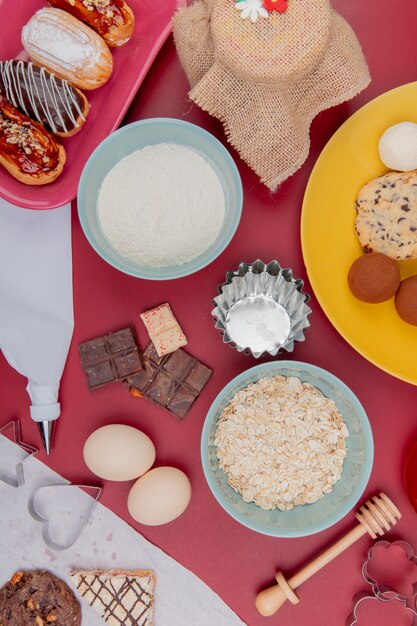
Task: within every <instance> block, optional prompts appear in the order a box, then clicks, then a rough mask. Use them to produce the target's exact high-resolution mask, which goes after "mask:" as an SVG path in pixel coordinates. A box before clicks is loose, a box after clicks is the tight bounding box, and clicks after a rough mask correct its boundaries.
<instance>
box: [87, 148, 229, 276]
mask: <svg viewBox="0 0 417 626" xmlns="http://www.w3.org/2000/svg"><path fill="white" fill-rule="evenodd" d="M98 216H99V221H100V224H101V227H102V230H103V234H104V236H105V237H106V238H107V240H108V241H109V243H110V244H111V245H112V247H113V248H115V249H116V250H117V252H119V254H121V255H122V256H123V257H125V258H126V259H128V260H129V261H131V262H133V263H135V264H138V265H143V266H147V267H169V266H173V265H181V264H183V263H186V262H187V261H191V260H192V259H194V258H196V257H197V256H199V255H200V254H202V253H203V252H204V251H205V250H207V249H208V248H209V247H210V245H211V244H212V243H213V242H214V241H215V239H216V238H217V236H218V234H219V232H220V230H221V228H222V225H223V221H224V216H225V197H224V193H223V189H222V185H221V182H220V180H219V177H218V175H217V174H216V172H215V171H214V169H213V168H212V166H211V165H210V164H209V163H208V162H207V161H206V160H205V159H204V158H203V157H202V156H200V155H199V154H198V153H197V152H195V151H194V150H192V149H191V148H188V147H185V146H182V145H178V144H173V143H161V144H156V145H154V146H147V147H146V148H142V149H141V150H137V151H135V152H133V153H132V154H130V155H128V156H127V157H125V158H124V159H122V160H121V161H120V162H119V163H118V164H117V165H115V166H114V167H113V168H112V169H111V170H110V172H108V174H107V175H106V177H105V178H104V181H103V184H102V186H101V189H100V193H99V199H98Z"/></svg>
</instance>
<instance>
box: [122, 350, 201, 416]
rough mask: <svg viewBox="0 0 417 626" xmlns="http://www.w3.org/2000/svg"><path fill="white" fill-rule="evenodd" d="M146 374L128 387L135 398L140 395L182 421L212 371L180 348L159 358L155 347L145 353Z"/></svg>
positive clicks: (134, 378) (131, 377) (132, 380)
mask: <svg viewBox="0 0 417 626" xmlns="http://www.w3.org/2000/svg"><path fill="white" fill-rule="evenodd" d="M143 362H144V367H145V370H144V371H143V372H139V373H138V374H135V375H134V376H129V377H128V378H127V379H126V380H125V383H126V384H127V385H128V386H129V387H130V391H131V393H132V395H138V394H135V393H134V392H135V391H137V392H140V394H142V395H143V396H144V397H145V398H147V399H148V400H152V401H153V402H155V403H156V404H159V405H160V406H164V407H165V408H167V409H168V410H169V411H171V413H173V414H174V415H176V416H177V417H178V418H179V419H183V418H184V417H185V415H186V414H187V413H188V411H189V410H190V408H191V406H192V405H193V404H194V402H195V401H196V400H197V398H198V396H199V395H200V393H201V391H202V389H203V388H204V386H205V385H206V383H207V381H208V380H209V378H210V376H211V374H212V371H211V369H209V368H208V367H206V366H205V365H203V364H202V363H200V361H198V360H197V359H196V358H194V357H193V356H191V355H190V354H188V353H187V352H184V350H182V349H181V348H179V349H178V350H175V352H171V353H170V354H166V355H164V356H162V357H159V356H158V355H157V353H156V350H155V348H154V346H153V344H152V343H150V344H149V345H148V347H147V348H146V350H145V352H144V353H143Z"/></svg>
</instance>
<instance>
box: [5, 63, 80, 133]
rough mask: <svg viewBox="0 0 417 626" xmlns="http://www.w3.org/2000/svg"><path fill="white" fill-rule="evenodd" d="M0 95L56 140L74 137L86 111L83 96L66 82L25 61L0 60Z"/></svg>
mask: <svg viewBox="0 0 417 626" xmlns="http://www.w3.org/2000/svg"><path fill="white" fill-rule="evenodd" d="M0 93H1V94H3V96H5V98H7V100H9V101H10V102H11V103H12V104H13V106H14V107H16V108H17V109H19V110H20V111H21V112H22V113H24V114H25V115H27V116H28V117H30V118H31V119H33V120H36V121H37V122H39V123H40V124H42V125H43V126H44V127H45V128H46V129H47V130H49V131H50V132H52V133H54V134H55V135H59V136H60V137H70V136H71V135H75V133H77V132H78V131H79V130H80V129H81V127H82V125H83V124H84V122H85V120H86V117H87V115H88V111H89V108H90V107H89V104H88V100H87V98H86V97H85V95H84V94H83V93H82V92H81V91H80V90H79V89H77V88H76V87H74V86H73V85H71V84H70V83H69V82H68V81H67V80H63V79H62V78H58V76H55V74H53V73H51V72H48V70H46V69H45V68H44V67H37V66H36V65H33V63H31V62H26V61H17V60H13V61H0Z"/></svg>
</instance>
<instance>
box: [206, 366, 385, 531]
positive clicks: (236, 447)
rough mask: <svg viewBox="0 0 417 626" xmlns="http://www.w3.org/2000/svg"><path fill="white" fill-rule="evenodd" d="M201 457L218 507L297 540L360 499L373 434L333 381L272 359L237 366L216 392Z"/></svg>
mask: <svg viewBox="0 0 417 626" xmlns="http://www.w3.org/2000/svg"><path fill="white" fill-rule="evenodd" d="M201 454H202V463H203V469H204V473H205V476H206V479H207V482H208V484H209V487H210V489H211V490H212V492H213V495H214V496H215V498H216V499H217V500H218V502H219V504H220V505H221V506H222V507H223V508H224V509H225V510H226V511H227V513H229V514H230V515H231V516H232V517H234V518H235V519H236V520H237V521H238V522H240V523H241V524H243V525H245V526H247V527H249V528H251V529H253V530H255V531H257V532H261V533H264V534H267V535H272V536H277V537H301V536H305V535H310V534H313V533H316V532H319V531H321V530H324V529H325V528H328V527H329V526H331V525H332V524H334V523H336V522H337V521H339V520H340V519H341V518H342V517H343V516H344V515H345V514H346V513H347V512H348V511H349V510H350V509H351V508H352V507H353V506H354V505H355V504H356V502H357V501H358V500H359V499H360V497H361V495H362V493H363V491H364V489H365V487H366V484H367V482H368V479H369V475H370V472H371V468H372V462H373V440H372V432H371V429H370V425H369V422H368V419H367V417H366V414H365V412H364V410H363V408H362V406H361V404H360V402H359V401H358V399H357V398H356V396H355V395H354V394H353V392H352V391H351V390H350V389H349V388H348V387H347V386H346V385H345V384H344V383H342V381H340V380H339V379H338V378H336V377H335V376H333V375H332V374H330V373H329V372H327V371H325V370H323V369H321V368H318V367H315V366H313V365H309V364H308V363H301V362H297V361H277V362H272V363H264V364H262V365H258V366H256V367H254V368H251V369H250V370H247V371H246V372H244V373H243V374H241V375H240V376H238V377H237V378H235V379H234V380H232V381H231V382H230V383H229V384H228V385H227V386H226V387H225V388H224V389H223V390H222V391H221V392H220V394H219V396H218V397H217V398H216V400H215V401H214V403H213V405H212V407H211V409H210V411H209V413H208V415H207V418H206V422H205V424H204V429H203V434H202V442H201ZM298 505H305V506H298Z"/></svg>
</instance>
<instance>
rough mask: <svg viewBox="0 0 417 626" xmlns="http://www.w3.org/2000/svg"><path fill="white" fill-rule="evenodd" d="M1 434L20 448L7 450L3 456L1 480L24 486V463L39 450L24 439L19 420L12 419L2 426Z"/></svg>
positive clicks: (12, 485)
mask: <svg viewBox="0 0 417 626" xmlns="http://www.w3.org/2000/svg"><path fill="white" fill-rule="evenodd" d="M0 435H3V436H4V437H6V439H10V441H12V442H13V443H15V444H16V445H17V446H18V448H19V449H18V450H13V451H12V450H10V453H9V451H7V452H6V453H5V454H4V455H3V456H2V463H1V468H0V481H2V482H3V483H5V484H6V485H9V487H22V485H24V484H25V474H24V469H23V463H24V462H25V461H27V459H30V457H32V456H35V454H37V453H38V452H39V450H38V449H37V448H34V447H33V446H30V445H29V444H27V443H24V442H23V441H22V439H21V432H20V421H19V420H12V421H11V422H8V423H7V424H6V425H5V426H3V427H2V428H0ZM12 472H14V474H12Z"/></svg>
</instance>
